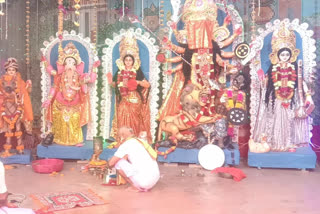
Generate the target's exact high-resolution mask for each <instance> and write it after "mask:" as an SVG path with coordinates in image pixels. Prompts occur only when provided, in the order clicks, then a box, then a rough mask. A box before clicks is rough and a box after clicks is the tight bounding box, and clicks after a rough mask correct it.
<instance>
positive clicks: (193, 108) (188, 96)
mask: <svg viewBox="0 0 320 214" xmlns="http://www.w3.org/2000/svg"><path fill="white" fill-rule="evenodd" d="M208 99H209V90H206V89H200V88H199V87H198V86H196V85H193V84H188V85H186V87H185V88H184V89H183V91H182V93H181V96H180V104H181V110H180V112H179V113H178V114H176V115H172V116H166V117H164V118H163V119H162V120H161V121H160V125H159V131H158V141H160V140H161V136H162V132H166V133H168V134H169V135H170V139H171V140H172V141H173V142H174V143H175V144H177V142H178V141H181V140H186V141H192V140H193V138H194V136H193V135H188V134H182V133H181V132H182V131H185V130H188V129H190V128H192V127H196V126H198V125H201V124H207V123H214V122H216V121H217V120H218V119H221V118H222V116H221V115H219V114H216V115H214V116H212V117H210V116H204V115H202V108H203V107H204V106H205V105H206V103H207V101H208Z"/></svg>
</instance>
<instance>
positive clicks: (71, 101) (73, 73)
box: [42, 42, 98, 146]
mask: <svg viewBox="0 0 320 214" xmlns="http://www.w3.org/2000/svg"><path fill="white" fill-rule="evenodd" d="M97 65H98V64H97V63H95V65H94V67H95V66H97ZM47 72H48V73H49V74H50V75H52V76H54V85H53V87H52V88H51V89H50V93H49V97H48V99H47V100H46V101H45V102H44V103H43V105H42V106H43V107H44V108H46V110H47V114H46V119H47V120H48V121H50V122H51V129H52V133H53V134H54V142H55V143H57V144H61V145H66V146H72V145H76V144H79V143H82V142H83V134H82V129H81V127H82V126H84V125H86V124H87V123H88V121H89V120H90V105H89V93H88V86H87V84H88V83H93V82H94V81H95V80H96V77H97V74H96V73H95V72H91V73H90V74H88V73H84V62H83V61H82V60H81V57H80V55H79V51H78V50H77V48H76V47H75V45H74V44H73V43H72V42H70V43H68V44H67V45H66V46H65V47H64V48H62V44H61V43H60V45H59V57H58V61H57V71H56V70H54V69H53V67H52V66H51V65H49V66H48V67H47Z"/></svg>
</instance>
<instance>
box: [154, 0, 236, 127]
mask: <svg viewBox="0 0 320 214" xmlns="http://www.w3.org/2000/svg"><path fill="white" fill-rule="evenodd" d="M181 17H182V22H183V23H184V29H183V30H179V31H178V30H177V25H176V24H175V23H173V24H172V25H171V28H172V29H173V32H174V35H175V38H176V40H177V41H178V43H179V46H177V45H174V44H172V43H171V42H170V41H169V40H168V39H167V38H165V39H164V41H163V42H164V43H165V46H166V49H171V50H172V51H174V52H175V53H177V54H179V55H180V56H175V57H173V58H168V59H166V58H164V57H158V58H162V60H161V61H160V60H159V61H160V62H162V63H178V62H181V61H182V60H183V62H182V63H180V64H178V65H177V66H176V67H175V68H174V69H171V70H169V71H166V74H171V73H175V76H174V80H173V84H172V86H171V89H170V90H169V91H168V94H167V96H166V98H165V101H164V102H163V103H164V104H163V105H162V107H161V109H160V110H159V115H158V119H159V121H161V120H162V119H163V118H164V117H165V116H167V115H173V114H176V113H177V112H178V111H179V103H178V102H177V100H179V97H180V95H181V92H182V89H183V87H184V86H185V85H186V84H187V83H188V82H191V83H192V84H194V85H196V86H197V87H199V88H206V89H208V90H209V91H210V98H209V100H208V101H207V104H206V106H205V109H204V112H203V115H205V116H210V115H214V114H215V113H216V112H215V100H216V98H217V97H218V94H217V93H218V91H219V90H221V89H223V88H224V87H225V83H226V75H229V74H234V73H237V72H238V70H237V68H236V67H235V66H234V65H232V64H230V63H229V62H228V60H225V59H231V58H232V57H234V53H233V52H226V51H223V50H222V49H223V48H226V47H228V46H230V45H231V44H232V43H233V42H234V41H235V40H236V39H237V38H238V36H239V35H241V34H242V28H241V27H239V28H237V29H234V33H233V34H232V35H231V34H230V31H229V29H228V25H229V24H230V23H231V21H232V20H231V16H227V17H226V18H225V19H224V23H223V25H222V26H219V23H218V20H217V17H218V6H217V5H216V4H215V3H214V1H209V0H201V1H195V0H187V1H186V3H185V4H184V8H183V13H182V16H181Z"/></svg>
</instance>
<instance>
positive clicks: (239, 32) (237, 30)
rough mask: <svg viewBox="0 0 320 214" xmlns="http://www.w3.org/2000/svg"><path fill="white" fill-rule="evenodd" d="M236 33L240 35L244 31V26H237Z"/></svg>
mask: <svg viewBox="0 0 320 214" xmlns="http://www.w3.org/2000/svg"><path fill="white" fill-rule="evenodd" d="M234 33H235V34H236V35H240V34H241V33H242V27H239V28H237V29H236V30H235V32H234Z"/></svg>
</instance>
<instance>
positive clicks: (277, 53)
mask: <svg viewBox="0 0 320 214" xmlns="http://www.w3.org/2000/svg"><path fill="white" fill-rule="evenodd" d="M271 45H272V53H271V54H270V55H269V58H270V61H271V66H270V68H269V70H268V72H267V80H266V86H265V90H264V91H265V95H264V103H265V110H261V111H264V112H263V119H262V120H260V122H259V123H258V129H257V132H258V133H256V134H257V135H261V136H262V135H263V136H266V138H267V142H268V144H269V145H270V147H271V150H273V151H287V150H290V149H294V148H295V147H297V146H298V145H300V144H304V143H308V142H309V125H308V115H309V114H310V113H311V111H312V106H314V104H313V101H312V98H311V93H310V90H309V89H308V87H307V84H306V83H305V82H304V81H303V74H302V62H301V60H299V61H298V62H297V58H298V55H299V53H300V51H299V50H298V49H297V48H296V35H295V33H294V31H292V30H290V29H288V28H287V27H286V26H285V24H282V25H281V27H280V28H279V30H276V31H275V32H274V33H273V36H272V41H271ZM298 64H299V65H298ZM306 109H308V111H306Z"/></svg>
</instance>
